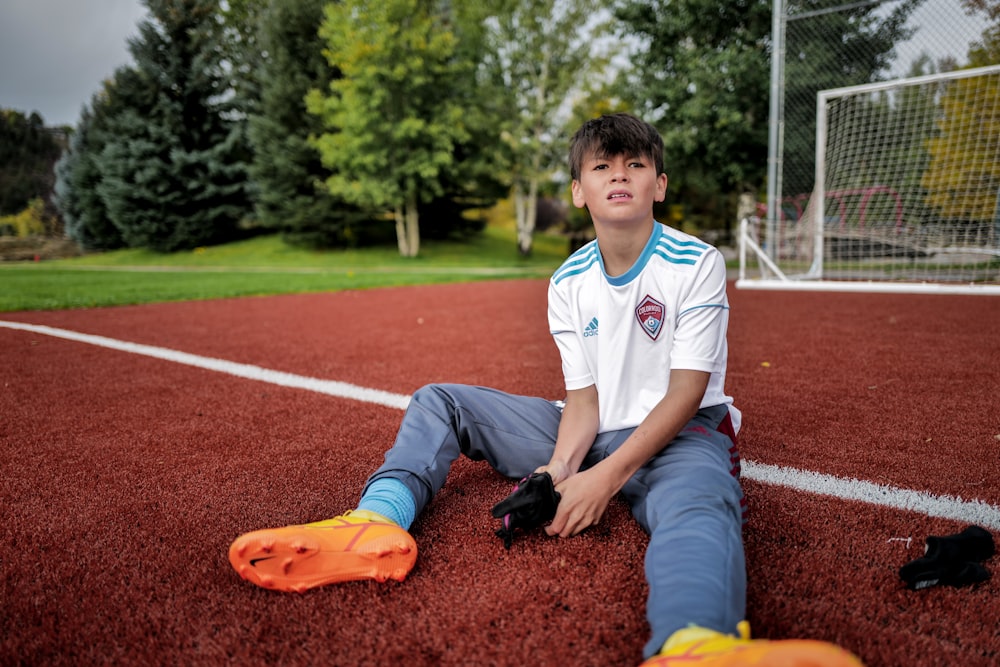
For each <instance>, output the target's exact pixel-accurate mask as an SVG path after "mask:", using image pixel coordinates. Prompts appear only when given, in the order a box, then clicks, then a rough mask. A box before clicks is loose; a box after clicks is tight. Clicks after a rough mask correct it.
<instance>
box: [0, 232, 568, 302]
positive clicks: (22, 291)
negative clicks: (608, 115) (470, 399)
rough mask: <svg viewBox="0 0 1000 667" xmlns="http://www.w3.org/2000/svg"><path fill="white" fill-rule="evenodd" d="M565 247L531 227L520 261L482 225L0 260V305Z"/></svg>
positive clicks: (409, 268)
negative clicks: (463, 237) (353, 240)
mask: <svg viewBox="0 0 1000 667" xmlns="http://www.w3.org/2000/svg"><path fill="white" fill-rule="evenodd" d="M567 249H568V245H567V241H566V239H565V238H563V237H559V236H554V235H552V236H550V235H544V234H539V235H536V238H535V242H534V252H533V254H532V256H531V257H529V258H523V257H520V256H519V255H518V253H517V249H516V244H515V240H514V233H513V231H511V230H503V229H497V228H493V227H489V228H487V229H486V231H485V232H484V233H483V234H482V235H480V236H478V237H477V238H475V239H473V240H471V241H468V242H463V243H459V242H452V241H439V242H435V241H426V242H424V243H422V244H421V250H420V257H417V258H413V259H406V258H403V257H400V256H399V253H398V252H397V251H396V249H395V248H394V247H391V248H389V247H387V248H369V249H363V250H339V251H311V250H305V249H302V248H296V247H292V246H289V245H287V244H286V243H284V242H282V241H281V239H280V238H278V237H276V236H262V237H257V238H253V239H249V240H246V241H240V242H237V243H231V244H228V245H223V246H215V247H208V248H197V249H195V250H193V251H189V252H179V253H172V254H160V253H154V252H150V251H148V250H119V251H114V252H107V253H95V254H90V255H86V256H83V257H74V258H71V259H62V260H52V261H45V262H38V263H16V264H0V312H12V311H22V310H57V309H65V308H91V307H96V306H118V305H128V304H140V303H152V302H157V301H188V300H193V299H217V298H226V297H241V296H254V295H267V294H290V293H297V292H327V291H337V290H345V289H366V288H372V287H386V286H395V285H414V284H431V283H446V282H463V281H470V280H489V279H507V278H525V277H529V278H534V277H538V278H541V277H547V276H548V275H550V274H551V272H552V271H553V270H554V269H555V268H556V267H558V266H559V264H560V262H562V260H563V259H565V257H566V254H567Z"/></svg>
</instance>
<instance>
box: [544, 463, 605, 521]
mask: <svg viewBox="0 0 1000 667" xmlns="http://www.w3.org/2000/svg"><path fill="white" fill-rule="evenodd" d="M598 468H599V466H597V467H594V468H591V469H589V470H585V471H583V472H579V473H577V474H575V475H573V476H571V477H569V478H567V479H566V480H564V481H563V482H561V483H560V484H559V485H558V487H557V489H558V493H559V494H560V495H561V496H562V500H561V501H560V502H559V507H558V509H557V511H556V515H555V517H553V519H552V522H551V523H549V525H547V526H546V527H545V532H546V533H548V534H549V535H551V536H555V535H558V536H559V537H573V536H574V535H579V534H580V533H581V532H583V531H584V530H586V529H587V528H590V527H591V526H594V525H597V524H598V523H599V522H600V521H601V519H602V518H604V513H605V512H606V511H607V509H608V504H609V503H610V502H611V497H612V496H613V495H614V493H615V491H614V490H613V488H612V487H611V486H609V485H608V484H607V482H605V481H604V480H603V479H602V474H601V471H600V470H598Z"/></svg>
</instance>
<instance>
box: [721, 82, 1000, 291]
mask: <svg viewBox="0 0 1000 667" xmlns="http://www.w3.org/2000/svg"><path fill="white" fill-rule="evenodd" d="M990 75H1000V65H991V66H988V67H978V68H972V69H963V70H955V71H952V72H946V73H940V74H930V75H926V76H919V77H909V78H904V79H894V80H892V81H884V82H877V83H870V84H863V85H858V86H848V87H843V88H832V89H828V90H822V91H819V92H818V93H817V94H816V121H817V122H816V154H815V157H816V167H815V180H814V188H813V192H812V194H811V196H809V197H808V202H809V204H808V206H806V208H805V210H804V211H802V212H801V217H800V219H799V222H800V223H801V225H800V229H799V231H798V233H797V237H796V242H797V243H798V244H799V246H800V247H801V246H803V245H811V253H808V254H810V255H811V257H808V256H806V254H805V253H804V254H803V257H804V261H805V262H808V263H809V264H808V267H805V266H804V261H799V262H797V263H793V265H794V266H795V267H796V270H797V273H792V269H790V268H787V267H786V268H784V269H783V268H782V266H783V262H782V257H781V256H780V255H781V249H782V247H784V246H785V245H787V244H788V243H789V242H788V240H787V239H786V238H785V237H784V236H783V234H782V232H781V231H780V229H781V225H780V224H778V222H777V221H775V220H768V221H766V224H762V221H761V220H760V218H758V217H747V218H744V219H743V220H741V221H740V229H739V278H738V280H737V281H736V286H737V287H738V288H741V289H780V290H810V291H851V292H897V293H934V294H983V295H1000V268H997V269H996V270H995V271H993V269H992V268H989V269H988V270H987V271H986V273H987V274H988V275H987V277H985V278H983V277H979V278H977V281H976V282H959V281H956V280H949V281H946V280H938V279H935V278H933V277H932V278H931V279H928V280H923V279H921V280H920V281H919V282H914V281H909V282H907V281H905V280H890V279H885V278H879V277H871V276H867V277H866V276H865V272H864V271H856V273H857V274H858V275H856V276H851V277H849V278H847V279H845V278H844V276H843V275H841V276H835V277H832V278H831V276H830V275H828V273H829V272H828V271H827V268H826V266H825V262H824V258H825V256H826V254H827V250H828V248H827V244H828V242H829V239H830V237H831V236H832V235H831V232H829V231H828V229H827V225H826V223H825V221H826V218H827V216H826V214H827V198H828V195H832V196H837V194H838V193H828V192H827V190H826V184H827V165H826V158H827V148H828V131H829V128H828V110H829V104H830V102H831V100H836V99H839V98H843V97H847V96H856V95H865V94H876V93H892V92H894V91H898V90H900V89H903V88H908V87H915V86H919V85H923V84H933V83H944V82H949V81H955V80H960V79H967V78H971V77H978V76H990ZM998 103H1000V101H998ZM998 159H1000V156H998ZM894 192H895V191H893V190H892V189H891V188H889V187H887V186H883V185H879V184H872V185H870V186H867V187H866V188H863V189H861V190H855V191H852V192H851V194H854V195H858V194H861V193H865V194H864V197H863V199H862V203H861V211H862V213H861V215H862V216H864V207H865V199H866V198H868V197H869V196H871V195H873V194H876V193H882V194H886V193H894ZM774 208H775V209H776V210H775V212H772V213H770V215H772V216H774V217H776V218H780V217H781V215H782V213H781V210H780V207H778V206H775V207H774ZM841 219H843V217H842V218H841ZM995 227H996V228H997V229H996V234H997V235H998V236H1000V192H998V193H997V209H996V212H995ZM803 230H804V231H803ZM769 236H770V237H773V238H768V237H769ZM810 236H811V239H810ZM839 241H840V242H841V243H844V242H847V243H869V244H870V243H872V237H865V238H864V240H858V239H850V238H848V239H846V241H845V239H839ZM834 251H835V250H834ZM933 251H934V253H935V254H939V255H941V256H948V255H949V253H952V254H954V255H956V256H957V255H958V254H963V255H985V256H987V257H994V258H1000V238H998V239H994V240H993V242H992V246H988V247H969V246H961V247H935V248H934V249H933ZM751 263H752V264H753V265H754V267H755V269H756V271H757V274H758V275H756V276H754V277H751V276H750V275H749V273H750V271H751ZM989 266H990V267H992V266H993V264H992V263H991V264H989ZM850 272H851V271H847V273H850ZM991 272H992V273H991ZM841 273H844V272H843V271H842V272H841Z"/></svg>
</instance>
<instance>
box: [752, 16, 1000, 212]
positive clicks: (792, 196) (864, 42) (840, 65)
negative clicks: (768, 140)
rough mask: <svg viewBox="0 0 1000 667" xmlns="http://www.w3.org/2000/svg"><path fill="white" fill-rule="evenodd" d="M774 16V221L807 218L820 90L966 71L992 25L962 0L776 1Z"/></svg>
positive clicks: (771, 172) (771, 196)
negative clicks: (806, 204)
mask: <svg viewBox="0 0 1000 667" xmlns="http://www.w3.org/2000/svg"><path fill="white" fill-rule="evenodd" d="M775 11H776V12H777V15H776V16H777V18H778V20H777V21H776V23H775V27H776V28H777V29H778V30H776V32H778V31H780V34H776V35H775V36H774V44H775V49H776V51H777V53H776V54H775V55H776V58H778V59H780V62H779V63H777V65H778V66H777V67H775V68H774V70H773V72H772V74H773V75H774V76H775V77H776V80H775V81H772V94H774V93H777V98H776V100H775V101H776V104H775V107H776V108H773V109H772V113H773V112H774V111H777V114H776V117H774V118H772V121H771V122H772V124H773V125H774V126H775V127H774V128H772V143H774V144H775V145H772V146H771V147H770V149H771V165H770V167H771V169H770V170H769V174H768V181H769V182H768V216H767V217H768V218H769V219H771V218H776V217H778V215H779V214H780V215H784V216H786V217H793V216H796V217H797V216H799V215H801V212H802V211H803V210H804V207H803V205H804V204H805V200H807V199H808V196H809V193H811V192H812V189H813V179H814V175H815V151H816V93H817V92H818V91H820V90H829V89H833V88H843V87H847V86H854V85H859V84H864V83H873V82H876V81H887V80H891V79H898V78H903V77H909V76H915V75H920V74H931V73H934V72H940V71H948V70H952V69H956V68H957V67H962V66H965V65H967V64H968V63H969V56H970V50H971V49H973V48H975V47H976V46H977V44H978V43H979V42H981V40H982V39H983V34H984V32H985V31H986V30H987V28H988V27H989V22H988V20H987V18H986V17H985V15H984V14H982V13H977V14H969V13H968V12H967V11H966V10H965V9H964V8H963V6H962V3H961V0H865V1H858V2H843V0H787V1H785V2H782V1H781V0H776V1H775ZM977 64H979V65H984V64H993V63H977Z"/></svg>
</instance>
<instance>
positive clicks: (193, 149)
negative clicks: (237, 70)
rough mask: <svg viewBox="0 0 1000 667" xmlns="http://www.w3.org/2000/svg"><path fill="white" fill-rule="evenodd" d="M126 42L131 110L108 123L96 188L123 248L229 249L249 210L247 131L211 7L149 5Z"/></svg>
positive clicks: (213, 2) (179, 0)
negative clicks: (237, 115) (237, 116)
mask: <svg viewBox="0 0 1000 667" xmlns="http://www.w3.org/2000/svg"><path fill="white" fill-rule="evenodd" d="M146 6H147V8H148V9H149V14H150V17H151V18H150V19H149V20H147V21H145V22H144V23H143V24H142V25H141V26H140V29H139V37H138V38H136V39H135V40H133V41H131V42H130V50H131V52H132V57H133V58H134V60H135V67H134V70H133V74H132V75H131V76H128V77H127V78H126V79H125V80H120V81H118V86H119V89H120V90H121V89H124V91H123V94H124V96H125V98H127V99H129V100H131V101H133V103H132V104H131V105H130V106H129V107H128V108H126V109H124V110H123V111H121V112H120V113H118V114H116V115H115V116H114V117H113V118H110V119H109V122H108V127H109V135H108V142H107V143H106V144H105V146H104V147H103V149H102V152H101V154H100V156H99V157H98V158H97V165H98V168H99V170H100V173H101V181H100V183H99V184H98V186H97V189H98V192H99V194H100V195H101V197H102V199H103V201H104V204H105V206H106V207H107V211H108V216H109V218H110V220H111V221H112V222H113V223H114V225H115V226H116V227H117V228H118V229H119V230H120V231H121V234H122V237H123V239H124V240H125V241H126V243H127V244H128V245H130V246H133V247H148V248H151V249H154V250H157V251H162V252H169V251H174V250H180V249H186V248H193V247H195V246H198V245H205V244H212V243H219V242H224V241H228V240H231V239H233V238H235V236H236V235H237V230H238V224H239V222H240V221H241V219H242V217H243V216H244V215H245V214H246V212H247V211H248V209H249V199H248V194H247V184H246V162H247V159H248V157H249V156H248V151H247V142H246V138H245V131H244V124H242V123H240V122H238V121H237V120H234V119H233V114H234V109H233V106H232V104H230V103H228V102H227V101H226V96H227V95H230V94H231V91H230V90H229V89H228V82H227V79H226V77H225V73H224V71H223V66H222V61H221V57H220V54H221V51H220V39H221V37H220V35H221V31H222V24H221V21H220V20H219V17H220V13H219V3H218V1H217V0H146Z"/></svg>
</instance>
